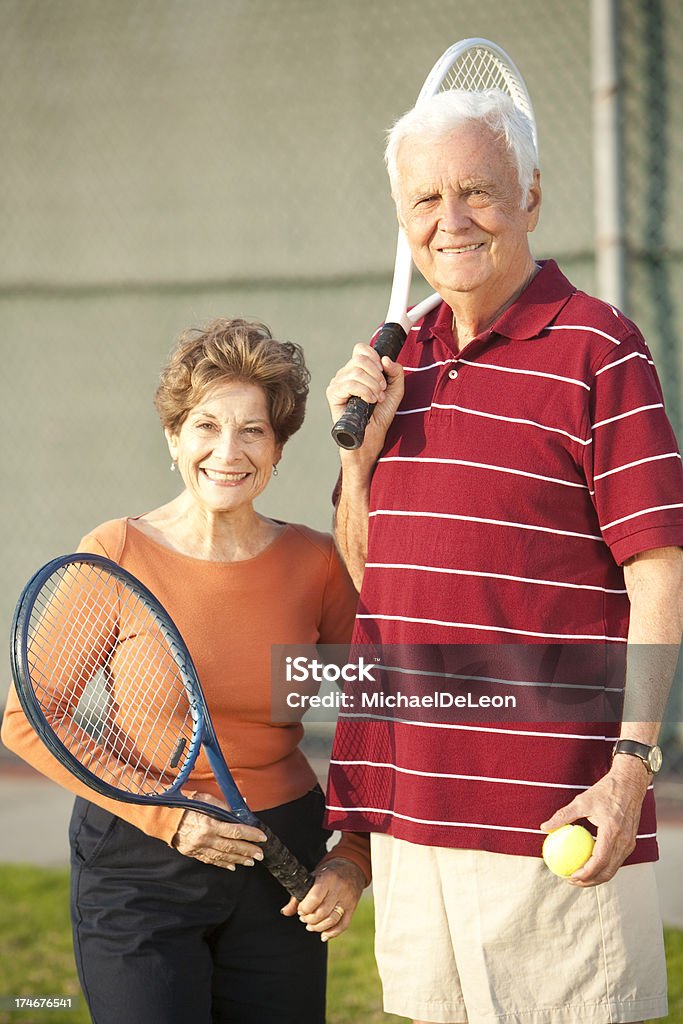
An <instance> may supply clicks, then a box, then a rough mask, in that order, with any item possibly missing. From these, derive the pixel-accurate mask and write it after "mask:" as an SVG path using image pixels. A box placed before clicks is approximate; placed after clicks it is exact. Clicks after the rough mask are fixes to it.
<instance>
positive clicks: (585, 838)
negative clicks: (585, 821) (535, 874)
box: [543, 825, 595, 878]
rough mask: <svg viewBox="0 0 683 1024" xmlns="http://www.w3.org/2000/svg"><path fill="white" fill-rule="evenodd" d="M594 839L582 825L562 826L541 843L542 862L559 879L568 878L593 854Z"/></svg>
mask: <svg viewBox="0 0 683 1024" xmlns="http://www.w3.org/2000/svg"><path fill="white" fill-rule="evenodd" d="M594 845H595V839H593V836H592V835H591V834H590V832H589V831H588V830H587V829H585V828H584V827H583V825H562V827H561V828H556V829H553V831H552V832H549V833H548V835H547V836H546V837H545V839H544V841H543V860H544V861H545V862H546V864H547V865H548V867H549V868H550V870H551V871H552V872H553V874H555V875H559V876H560V878H568V877H569V876H570V875H573V874H574V872H575V871H578V870H579V868H582V867H583V865H584V864H585V863H586V861H587V860H588V858H589V857H590V855H591V854H592V852H593V846H594Z"/></svg>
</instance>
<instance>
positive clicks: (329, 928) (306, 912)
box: [281, 857, 366, 942]
mask: <svg viewBox="0 0 683 1024" xmlns="http://www.w3.org/2000/svg"><path fill="white" fill-rule="evenodd" d="M313 874H314V875H315V882H314V884H313V887H312V888H311V889H310V890H309V891H308V892H307V893H306V895H305V897H304V898H303V900H302V901H301V903H299V902H298V901H297V900H296V899H295V898H294V897H293V896H292V898H291V900H290V901H289V903H288V904H287V906H286V907H283V908H282V911H281V913H283V914H284V915H285V917H293V916H294V914H296V913H298V915H299V918H300V919H301V921H302V922H303V924H305V925H306V930H307V931H309V932H319V933H320V938H321V939H322V941H323V942H327V940H328V939H334V938H336V937H337V935H341V933H342V932H343V931H345V930H346V929H347V928H348V926H349V924H350V922H351V918H352V917H353V913H354V911H355V909H356V905H357V904H358V900H359V899H360V896H361V893H362V892H363V889H364V888H365V884H366V883H365V877H364V875H363V872H362V871H361V870H360V868H359V867H356V865H355V864H353V863H352V862H351V861H350V860H346V859H344V858H342V857H334V858H332V859H331V860H327V861H325V862H324V863H323V864H322V865H321V866H320V867H318V868H316V869H315V871H314V872H313Z"/></svg>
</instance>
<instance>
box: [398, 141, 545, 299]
mask: <svg viewBox="0 0 683 1024" xmlns="http://www.w3.org/2000/svg"><path fill="white" fill-rule="evenodd" d="M397 164H398V202H397V212H398V217H399V222H400V223H401V224H402V226H403V227H404V228H405V231H406V234H407V236H408V241H409V243H410V248H411V250H412V253H413V259H414V261H415V265H416V267H417V268H418V270H420V272H421V273H422V275H423V276H424V277H425V278H426V279H427V281H428V282H429V283H430V284H431V286H432V288H434V289H435V290H436V291H438V292H439V293H440V294H441V295H442V296H443V298H444V299H446V301H447V302H448V303H449V305H452V306H453V307H454V308H457V306H458V303H459V302H460V301H462V298H463V297H464V293H469V294H470V297H471V298H475V299H480V300H481V302H482V306H483V307H485V308H488V307H490V306H493V307H498V306H500V305H503V304H504V303H505V302H506V301H507V300H508V299H509V298H510V297H511V296H512V295H513V294H514V293H515V292H516V291H517V290H518V289H519V287H520V286H521V284H522V283H523V282H524V281H525V280H526V278H527V277H528V274H529V270H530V267H532V258H531V254H530V251H529V246H528V240H527V233H528V232H529V231H533V229H534V228H535V226H536V223H537V221H538V213H539V207H540V199H541V193H540V185H539V183H538V177H537V179H536V181H535V182H534V185H533V186H532V188H531V189H530V191H529V194H528V196H526V197H525V200H524V204H523V206H522V205H520V203H521V198H522V196H521V191H520V186H519V182H518V180H517V170H516V167H515V165H514V162H513V160H512V157H511V156H510V155H509V154H508V152H507V149H506V147H505V143H504V142H503V141H497V140H496V138H495V136H494V135H493V133H492V131H491V130H490V129H489V128H487V127H486V126H485V125H483V124H481V123H477V122H468V123H467V124H465V125H463V126H462V127H461V128H458V129H456V130H455V131H454V132H453V133H452V134H451V135H448V136H445V137H444V138H442V139H439V140H437V141H427V140H424V139H406V140H405V141H404V142H403V143H402V144H401V146H400V149H399V151H398V161H397Z"/></svg>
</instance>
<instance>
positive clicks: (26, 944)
mask: <svg viewBox="0 0 683 1024" xmlns="http://www.w3.org/2000/svg"><path fill="white" fill-rule="evenodd" d="M68 903H69V876H68V872H66V871H61V870H60V871H56V870H46V869H40V868H29V867H18V866H14V865H11V866H10V865H0V994H2V995H53V996H54V995H63V996H71V997H76V998H78V997H79V987H78V981H77V978H76V969H75V967H74V962H73V954H72V950H71V931H70V927H69V910H68ZM373 924H374V921H373V907H372V901H371V900H370V899H364V900H361V903H360V905H359V907H358V910H357V911H356V916H355V917H354V921H353V927H352V928H350V929H349V930H348V931H347V932H345V933H344V934H343V935H342V936H340V937H339V938H338V939H335V940H334V941H333V942H332V943H330V981H329V994H328V1024H360V1022H362V1024H400V1022H401V1021H402V1020H403V1018H401V1017H394V1016H390V1015H389V1014H385V1013H383V1012H382V999H381V991H380V984H379V979H378V977H377V971H376V969H375V963H374V958H373V953H372V934H373ZM666 952H667V965H668V971H669V1016H668V1018H667V1021H668V1022H670V1024H683V931H672V930H668V931H667V932H666ZM53 1021H54V1024H89V1021H90V1018H89V1015H88V1012H87V1010H86V1008H85V1004H84V1003H83V1001H82V1000H80V1006H79V1007H78V1008H76V1009H73V1010H64V1011H62V1010H59V1011H51V1012H49V1013H48V1012H40V1011H38V1012H37V1011H35V1010H13V1011H11V1012H8V1011H6V1010H0V1024H51V1022H53Z"/></svg>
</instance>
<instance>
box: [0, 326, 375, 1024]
mask: <svg viewBox="0 0 683 1024" xmlns="http://www.w3.org/2000/svg"><path fill="white" fill-rule="evenodd" d="M308 381H309V374H308V371H307V369H306V367H305V364H304V360H303V355H302V352H301V350H300V348H299V347H298V346H296V345H293V344H291V343H288V342H281V341H276V340H275V339H274V338H273V337H272V336H271V334H270V331H269V330H268V328H267V327H265V326H264V325H263V324H261V323H249V322H246V321H244V320H215V321H214V322H212V323H211V324H209V325H208V327H207V328H206V329H205V330H204V331H193V332H188V333H187V334H185V335H184V336H183V337H182V338H181V339H180V342H179V344H178V346H177V348H176V350H175V351H174V353H173V354H172V356H171V358H170V360H169V362H168V365H167V366H166V367H165V369H164V370H163V373H162V376H161V381H160V384H159V387H158V390H157V393H156V408H157V410H158V412H159V415H160V418H161V422H162V425H163V428H164V431H165V435H166V440H167V442H168V447H169V451H170V453H171V459H172V465H171V468H172V469H173V470H176V471H177V472H178V474H179V477H180V478H181V480H182V483H183V489H182V491H181V493H180V494H179V495H178V497H176V498H174V499H173V500H172V501H171V502H169V503H168V504H167V505H163V506H162V507H161V508H157V509H155V510H154V511H152V512H147V513H146V514H144V515H141V516H135V517H132V518H127V519H119V520H114V521H111V522H107V523H104V524H103V525H101V526H98V527H97V528H96V529H95V530H93V531H92V532H91V533H89V534H88V535H87V536H86V537H85V538H84V539H83V541H82V542H81V545H80V550H82V551H89V552H95V553H98V554H103V555H105V556H107V557H109V558H111V559H113V560H114V561H116V562H118V563H119V564H121V565H122V566H124V567H125V568H126V569H128V570H130V571H131V572H132V573H133V574H134V575H135V576H137V577H138V578H139V579H141V580H142V582H143V583H145V584H146V585H147V586H148V587H149V588H150V589H151V590H152V591H153V592H154V593H155V594H156V595H157V597H159V599H160V600H161V602H162V604H164V605H165V607H166V608H167V609H168V611H169V612H170V614H171V615H172V617H173V618H174V620H175V621H176V623H177V625H178V627H179V629H180V631H181V633H182V634H183V636H184V638H185V641H186V643H187V645H188V647H189V649H190V652H191V654H192V658H193V660H194V662H195V665H196V667H197V670H198V673H199V677H200V679H201V680H202V686H203V688H204V691H205V693H206V697H207V700H208V702H209V706H210V709H211V714H212V718H213V721H214V724H215V726H216V730H217V733H218V738H219V742H220V744H221V746H222V748H223V751H224V752H225V753H226V756H227V758H228V760H229V763H230V765H231V768H232V772H233V775H234V777H235V780H236V782H237V784H238V786H239V787H240V789H241V791H242V793H243V794H244V796H245V798H246V800H247V802H248V803H249V804H250V806H251V807H252V808H253V809H254V810H256V811H257V812H258V814H259V816H260V817H261V818H262V819H263V821H264V822H266V823H267V824H268V825H270V827H271V828H272V829H273V831H274V832H276V833H277V834H278V835H279V836H280V837H281V838H282V840H283V841H284V842H285V843H286V844H287V845H288V846H289V847H290V848H291V849H292V850H293V852H294V853H295V854H296V855H297V856H298V857H299V858H300V860H302V861H303V862H304V863H305V864H306V865H307V866H309V867H310V868H314V866H315V865H318V866H317V867H315V874H316V882H315V884H314V886H313V888H312V889H311V891H310V892H309V893H308V895H307V896H306V898H305V899H304V900H303V901H302V902H301V904H300V905H298V906H297V903H296V901H295V900H294V899H291V900H289V901H288V902H287V900H286V895H285V893H284V891H283V890H282V889H281V887H280V886H279V884H278V883H277V882H276V881H275V880H274V879H273V878H272V877H271V875H269V873H268V872H267V871H266V870H265V868H264V867H263V866H262V865H260V864H259V863H258V862H259V861H260V860H261V859H262V852H261V849H260V847H259V843H260V842H262V841H263V839H264V838H265V837H264V836H263V834H262V833H261V832H260V831H259V830H258V829H256V828H251V827H248V826H244V825H238V824H227V823H224V822H219V821H216V820H214V819H213V818H210V817H208V816H206V815H203V814H201V813H198V812H196V811H192V810H179V809H175V808H164V807H153V806H146V807H143V806H136V805H129V804H122V803H115V802H112V801H108V800H106V799H104V798H100V797H98V796H96V795H95V794H93V793H92V792H91V791H90V790H88V789H86V788H85V787H84V786H82V785H81V784H80V783H78V782H76V781H75V780H74V779H73V778H72V777H71V776H70V775H68V774H67V773H66V772H65V771H64V770H63V769H62V768H61V766H59V765H58V764H57V763H56V761H54V760H53V759H52V757H51V756H50V755H49V754H48V753H47V751H46V750H45V749H44V748H43V747H42V745H41V744H40V741H39V740H38V739H37V737H36V736H35V735H34V734H33V733H32V731H31V729H30V727H29V725H28V723H27V721H26V719H25V718H24V716H23V713H22V712H21V709H20V707H19V705H18V702H17V700H16V696H15V695H14V693H13V692H12V694H11V695H10V700H9V703H8V708H7V713H6V715H5V721H4V724H3V734H2V738H3V740H4V742H5V743H6V744H7V746H8V747H10V748H11V749H13V750H15V751H16V752H17V753H18V754H19V755H20V756H21V757H23V758H25V759H26V760H27V761H29V762H30V763H32V764H33V765H34V766H35V767H36V768H38V769H39V770H40V771H42V772H44V773H45V774H47V775H49V776H50V777H51V778H53V779H55V780H56V781H57V782H59V783H61V784H63V785H65V786H66V787H68V788H69V789H71V790H72V791H74V792H75V793H76V794H77V799H76V803H75V806H74V811H73V815H72V820H71V827H70V840H71V848H72V921H73V936H74V947H75V952H76V960H77V964H78V971H79V976H80V980H81V984H82V987H83V991H84V993H85V996H86V999H87V1001H88V1004H89V1007H90V1011H91V1013H92V1017H93V1020H94V1021H95V1022H97V1024H108V1022H112V1024H114V1022H116V1024H119V1022H121V1021H131V1022H134V1024H143V1022H144V1024H156V1022H158V1024H175V1022H177V1024H188V1022H190V1021H191V1022H192V1024H200V1022H202V1024H204V1022H206V1024H208V1022H209V1021H213V1022H219V1021H220V1022H223V1021H225V1022H227V1021H231V1022H240V1024H275V1022H276V1021H277V1022H283V1024H284V1022H291V1024H294V1022H296V1024H322V1022H323V1021H324V1019H325V970H326V945H325V941H326V940H327V939H328V938H333V937H334V936H336V935H338V934H340V932H342V931H343V930H344V929H345V928H346V926H347V925H348V923H349V920H350V918H351V915H352V914H353V911H354V909H355V906H356V903H357V901H358V898H359V896H360V893H361V891H362V888H363V886H364V885H365V884H366V882H367V873H368V868H367V863H368V853H367V849H366V846H365V841H364V839H362V838H361V837H357V836H346V837H345V838H344V839H342V841H341V843H340V844H339V845H338V846H337V847H336V848H335V849H334V850H333V851H331V852H330V853H329V854H326V852H325V851H326V840H327V838H328V837H329V832H326V831H325V830H324V829H323V827H322V816H323V806H324V800H323V795H322V793H321V791H320V788H319V787H318V785H317V782H316V777H315V775H314V773H313V771H312V769H311V767H310V765H309V764H308V762H307V761H306V758H305V757H304V755H303V753H302V752H301V750H300V749H299V741H300V739H301V736H302V727H301V725H300V724H299V723H296V722H293V723H289V724H284V725H283V724H279V725H276V724H274V723H273V722H272V721H271V714H270V700H271V691H270V662H271V645H272V644H285V643H287V644H288V643H303V644H310V643H318V642H319V643H328V644H335V643H345V642H346V641H348V639H349V637H350V632H351V627H352V623H353V616H354V611H355V605H356V593H355V590H354V589H353V586H352V584H351V582H350V580H349V577H348V575H347V574H346V571H345V569H344V568H343V566H342V564H341V563H340V560H339V558H338V556H337V553H336V550H335V547H334V544H333V542H332V539H331V538H330V537H329V536H328V535H326V534H321V533H317V532H315V531H313V530H311V529H309V528H307V527H305V526H299V525H294V524H290V523H285V522H282V521H280V520H275V519H270V518H267V517H266V516H263V515H260V514H259V513H257V512H256V510H255V509H254V500H255V499H256V498H257V497H258V496H259V495H260V494H262V493H263V491H264V489H265V488H266V486H267V485H268V483H269V482H270V478H271V476H272V475H273V473H276V472H277V468H276V467H277V464H278V462H279V461H280V458H281V457H282V450H283V447H284V445H285V443H286V441H287V439H288V438H289V437H290V436H291V435H292V434H293V433H294V432H295V431H296V430H298V428H299V427H300V426H301V423H302V422H303V418H304V409H305V403H306V397H307V394H308ZM190 785H191V788H192V789H193V792H194V793H195V794H196V795H198V796H199V797H200V798H202V799H204V800H210V801H214V802H222V798H221V794H220V790H219V789H218V786H217V784H216V783H215V780H213V777H212V776H211V774H210V772H208V770H207V768H206V766H205V765H204V766H203V767H202V764H201V759H200V763H199V765H198V767H197V768H195V771H194V773H193V776H192V777H191V779H190ZM283 904H285V905H284V906H283ZM297 911H298V913H297ZM321 939H322V940H323V941H321Z"/></svg>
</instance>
